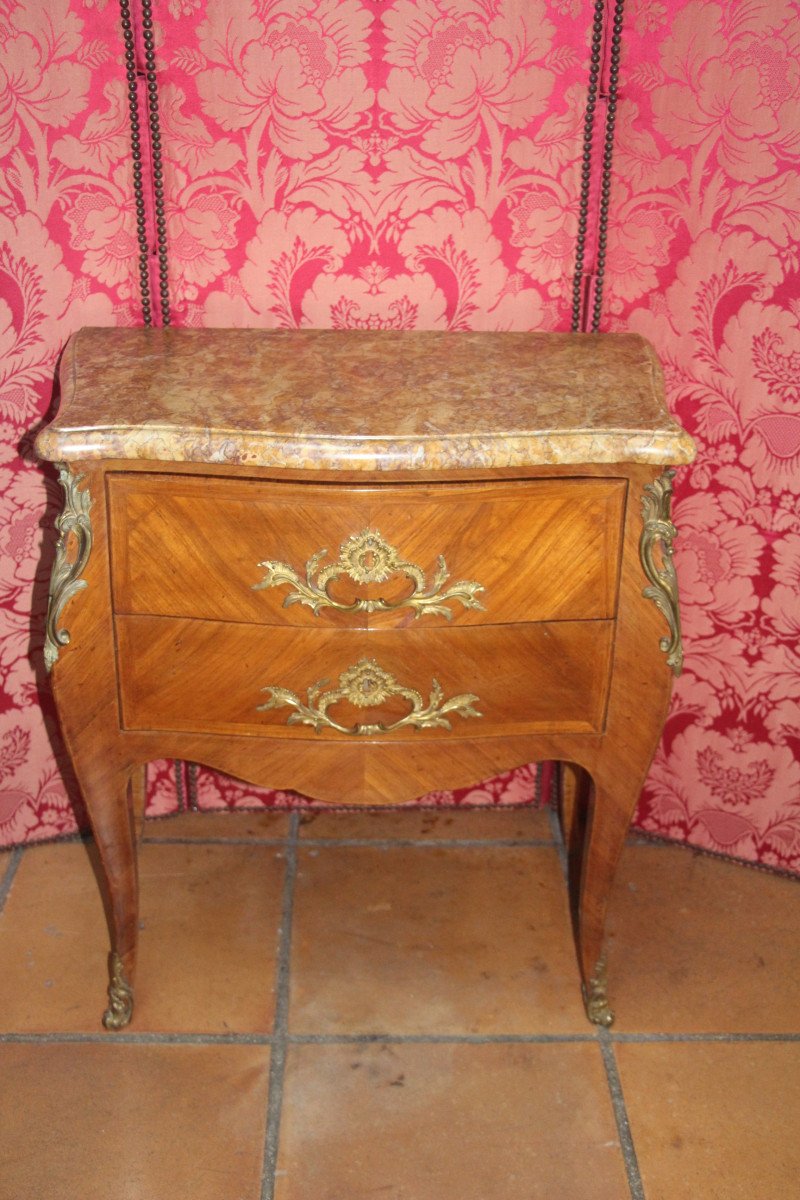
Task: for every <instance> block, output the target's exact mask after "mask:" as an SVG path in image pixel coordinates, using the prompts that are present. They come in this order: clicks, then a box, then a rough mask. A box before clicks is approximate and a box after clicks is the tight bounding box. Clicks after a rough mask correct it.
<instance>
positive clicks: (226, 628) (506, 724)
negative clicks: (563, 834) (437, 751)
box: [116, 617, 614, 741]
mask: <svg viewBox="0 0 800 1200" xmlns="http://www.w3.org/2000/svg"><path fill="white" fill-rule="evenodd" d="M116 623H117V639H118V646H119V664H120V666H119V676H120V690H121V697H122V716H123V723H124V726H125V727H126V728H127V729H170V730H183V731H185V732H187V733H195V732H197V733H236V734H247V735H250V736H270V737H277V738H292V739H308V737H309V735H310V734H311V736H313V737H314V738H315V740H318V739H319V740H333V741H341V740H342V737H343V735H342V734H340V733H337V732H336V731H332V730H322V731H321V732H320V733H319V734H316V735H315V734H314V733H313V730H309V729H308V728H307V727H303V726H297V725H295V726H291V727H290V726H287V723H286V722H287V717H288V716H289V714H290V713H291V711H292V710H291V709H290V708H286V707H284V708H278V709H272V710H269V711H267V712H257V711H256V710H257V706H258V705H259V704H263V702H264V700H265V697H264V694H263V689H264V688H265V687H284V688H289V689H290V690H291V691H293V692H296V693H298V695H299V696H300V698H301V699H302V700H303V701H305V698H306V692H307V689H308V688H309V687H311V686H312V685H313V684H315V683H317V682H318V681H320V680H328V681H329V684H330V687H329V688H328V689H327V690H331V689H332V688H333V687H335V686H336V683H337V681H338V679H339V676H340V675H341V674H342V672H343V671H345V670H346V669H347V668H348V667H351V666H353V665H354V664H355V663H357V662H358V661H359V660H361V659H363V658H368V659H374V660H375V661H376V662H377V663H378V665H379V666H380V667H381V668H383V669H384V670H386V671H389V672H390V673H391V674H392V675H393V676H394V677H395V678H396V680H397V681H398V683H400V684H402V685H403V686H404V687H410V688H413V689H414V690H415V691H417V692H419V693H420V694H421V695H422V696H423V698H424V699H427V697H428V694H429V692H430V690H431V686H432V681H433V680H434V679H436V680H438V682H439V683H440V684H441V686H442V688H443V690H444V695H445V697H451V696H455V695H459V694H462V693H465V692H470V693H475V694H476V695H477V696H478V701H477V704H476V707H477V708H478V709H479V710H480V712H481V714H482V715H481V717H479V718H466V719H465V718H462V717H460V716H458V715H454V716H453V717H452V718H451V729H450V730H446V729H426V730H416V731H415V730H411V731H409V730H403V731H402V733H397V734H392V735H389V736H391V737H392V738H394V739H397V738H399V737H404V738H406V739H408V738H412V739H413V740H414V741H417V740H419V739H422V740H424V741H429V740H431V739H438V738H453V737H459V738H463V737H464V736H468V737H490V736H493V735H495V734H497V733H502V734H519V733H533V732H557V731H559V730H561V731H570V732H576V733H583V732H586V733H591V732H596V731H599V730H600V729H601V728H602V723H603V716H604V711H605V702H606V693H607V685H608V676H609V666H610V657H611V646H612V637H613V632H614V629H613V624H612V623H611V622H609V621H559V622H554V623H552V624H544V623H540V624H526V625H492V626H483V627H480V628H477V629H458V628H453V629H441V630H424V629H407V630H389V631H375V632H370V633H368V634H364V633H355V632H350V631H342V630H324V629H323V630H318V629H307V630H301V629H296V628H280V627H275V628H270V629H264V628H263V627H259V626H256V625H238V624H232V623H224V622H216V621H192V620H179V619H175V618H171V619H170V618H164V617H119V618H117V622H116ZM408 710H409V704H408V702H407V701H405V700H403V699H399V698H398V699H390V700H388V701H386V702H384V703H383V704H380V705H378V706H377V707H371V708H369V709H368V710H366V709H357V708H356V707H355V706H354V705H352V704H350V703H348V702H347V701H342V702H340V703H339V704H337V706H336V709H335V717H336V720H337V721H340V722H341V723H343V724H345V725H348V726H349V725H353V724H355V723H357V722H359V721H361V722H364V721H365V720H369V721H370V722H372V721H382V722H384V723H389V722H392V721H396V720H397V719H398V718H399V717H402V716H403V715H404V713H406V712H407V711H408Z"/></svg>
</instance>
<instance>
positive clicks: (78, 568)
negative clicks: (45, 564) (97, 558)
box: [44, 463, 92, 671]
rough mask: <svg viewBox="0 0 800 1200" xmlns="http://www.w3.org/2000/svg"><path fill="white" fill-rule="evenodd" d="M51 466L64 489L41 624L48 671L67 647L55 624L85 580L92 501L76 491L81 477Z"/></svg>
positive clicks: (65, 637) (60, 465)
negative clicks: (70, 548)
mask: <svg viewBox="0 0 800 1200" xmlns="http://www.w3.org/2000/svg"><path fill="white" fill-rule="evenodd" d="M55 466H56V467H57V468H58V478H59V480H60V482H61V486H62V488H63V489H64V507H63V509H62V511H61V513H60V515H59V516H58V517H56V529H57V530H58V542H57V543H56V556H55V561H54V562H53V571H52V574H51V576H50V593H49V599H48V604H47V621H46V624H45V635H44V661H45V666H46V667H47V670H48V671H49V670H51V669H52V667H53V664H54V663H55V661H56V659H57V658H58V653H59V648H60V647H61V646H67V645H69V631H68V630H67V629H59V627H58V621H59V618H60V616H61V612H62V610H63V608H64V605H65V604H66V603H67V601H68V600H70V599H71V598H72V597H73V596H74V595H75V593H76V592H79V591H80V590H81V589H82V588H85V587H86V580H85V579H81V575H82V573H83V570H84V568H85V567H86V564H87V562H88V561H89V554H90V553H91V549H92V523H91V521H90V519H89V509H90V508H91V504H92V499H91V496H90V495H89V492H88V491H87V490H86V489H84V490H83V491H82V492H81V491H78V484H79V483H80V481H81V480H82V479H83V476H82V475H72V474H71V473H70V471H69V468H68V467H67V465H66V463H56V464H55ZM70 534H74V535H75V539H76V543H77V549H76V552H75V556H74V558H70V557H68V555H67V547H68V544H69V536H70Z"/></svg>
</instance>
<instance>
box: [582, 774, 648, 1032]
mask: <svg viewBox="0 0 800 1200" xmlns="http://www.w3.org/2000/svg"><path fill="white" fill-rule="evenodd" d="M643 783H644V778H643V777H641V776H639V775H637V776H635V777H634V778H630V777H628V778H627V779H626V778H625V776H624V774H623V773H622V772H620V774H619V775H615V776H612V778H611V779H610V780H609V779H608V778H606V777H604V776H603V775H602V774H599V775H598V778H597V779H596V780H595V781H593V783H592V785H591V786H590V788H589V794H588V804H587V811H586V827H585V834H584V838H583V846H582V850H581V853H580V868H579V878H578V881H577V892H578V894H577V904H576V913H575V917H576V919H575V926H576V928H575V935H576V942H577V950H578V963H579V966H580V972H581V981H582V986H583V999H584V1003H585V1005H586V1015H587V1016H588V1018H589V1020H590V1021H593V1022H594V1024H595V1025H605V1026H608V1025H611V1024H612V1022H613V1020H614V1012H613V1010H612V1008H611V1006H610V1004H609V1001H608V994H607V981H606V960H605V948H604V942H605V922H606V911H607V909H608V901H609V897H610V895H611V888H612V885H613V882H614V877H615V875H616V870H617V864H618V862H619V857H620V854H621V853H622V848H623V846H624V845H625V838H626V835H627V833H628V829H629V827H630V822H631V817H632V816H633V812H634V809H635V808H636V802H637V800H638V799H639V793H640V791H641V788H642V785H643ZM570 883H571V885H572V880H570ZM570 892H571V894H573V895H574V891H573V886H571V887H570Z"/></svg>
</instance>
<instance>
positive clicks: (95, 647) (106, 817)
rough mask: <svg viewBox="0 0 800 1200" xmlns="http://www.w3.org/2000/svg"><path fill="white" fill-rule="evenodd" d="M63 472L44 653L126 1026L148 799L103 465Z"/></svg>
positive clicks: (108, 1018)
mask: <svg viewBox="0 0 800 1200" xmlns="http://www.w3.org/2000/svg"><path fill="white" fill-rule="evenodd" d="M59 478H60V480H61V484H62V487H63V489H64V509H63V511H62V513H61V516H60V517H59V518H58V521H57V527H58V532H59V539H58V544H57V546H56V558H55V563H54V566H53V575H52V581H51V586H50V605H49V612H48V619H47V641H46V644H45V660H46V665H47V667H48V669H49V670H51V672H52V674H51V678H52V681H53V695H54V697H55V701H56V706H57V708H58V715H59V718H60V721H61V729H62V733H63V735H64V741H65V742H66V746H67V749H68V751H69V755H70V758H71V760H72V765H73V768H74V770H75V775H76V777H77V780H78V784H79V786H80V789H81V792H82V794H83V799H84V802H85V804H86V809H87V811H88V814H89V820H90V822H91V826H92V831H93V833H94V836H95V840H96V842H97V848H98V851H99V854H100V862H101V865H102V873H103V876H104V879H105V884H106V888H105V897H106V900H107V908H108V914H109V925H110V931H111V957H110V983H109V1004H108V1008H107V1010H106V1012H105V1015H104V1017H103V1024H104V1025H105V1026H106V1028H107V1029H121V1028H122V1027H123V1026H125V1025H127V1023H128V1022H129V1021H130V1019H131V1013H132V1011H133V973H134V967H135V962H136V935H137V926H138V890H139V889H138V876H137V866H136V832H135V821H134V809H135V808H140V807H141V806H142V801H143V792H142V786H141V785H142V780H143V776H142V767H141V766H139V765H136V766H135V767H134V764H133V763H132V762H131V761H130V758H129V756H128V754H127V753H126V749H125V746H124V743H123V735H122V731H121V729H120V719H119V701H118V697H117V686H116V670H115V662H114V632H113V627H112V617H111V609H110V604H109V600H108V597H109V595H110V592H111V581H110V578H109V561H108V536H107V515H106V508H105V499H104V497H105V487H104V479H103V473H102V470H100V469H99V468H96V467H92V466H91V465H90V464H82V465H79V466H76V467H71V468H67V467H66V466H64V465H61V466H60V467H59ZM134 770H135V771H136V773H137V774H136V778H135V780H132V772H133V771H134Z"/></svg>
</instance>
